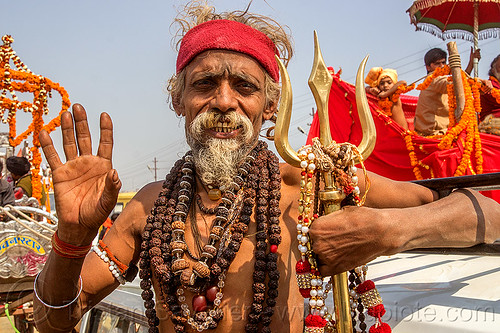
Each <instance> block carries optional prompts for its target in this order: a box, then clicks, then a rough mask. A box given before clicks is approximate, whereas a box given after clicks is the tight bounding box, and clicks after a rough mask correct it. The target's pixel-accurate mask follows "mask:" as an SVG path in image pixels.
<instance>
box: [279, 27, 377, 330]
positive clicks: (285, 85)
mask: <svg viewBox="0 0 500 333" xmlns="http://www.w3.org/2000/svg"><path fill="white" fill-rule="evenodd" d="M367 60H368V57H365V59H363V61H362V63H361V65H360V67H359V69H358V74H357V77H356V102H357V104H358V110H359V118H360V122H361V126H362V128H363V133H364V134H363V139H362V140H361V143H360V144H359V146H358V151H359V152H360V154H361V156H362V157H363V159H366V158H367V157H368V156H369V155H370V153H371V152H372V151H373V148H374V147H375V141H376V140H375V139H376V131H375V124H374V122H373V119H372V117H371V113H370V109H369V107H368V101H367V99H366V95H365V93H364V87H363V83H362V82H363V77H364V68H365V65H366V62H367ZM278 63H279V67H280V73H281V76H282V97H281V103H280V107H279V112H278V118H277V121H276V128H275V140H274V142H275V145H276V150H277V151H278V153H279V154H280V155H281V157H282V158H283V159H284V160H285V161H286V162H287V163H289V164H291V165H293V166H295V167H299V166H300V159H299V157H298V154H297V152H295V151H294V150H293V149H292V148H291V147H290V144H289V141H288V128H289V125H290V116H291V105H292V92H291V85H290V79H289V76H288V73H287V71H286V69H285V66H284V65H283V63H282V62H281V61H279V59H278ZM332 81H333V80H332V77H331V75H330V73H329V71H328V68H327V67H326V64H325V62H324V60H323V56H322V54H321V50H320V47H319V41H318V35H317V33H316V31H315V32H314V61H313V68H312V71H311V75H310V77H309V82H308V83H309V87H310V88H311V91H312V93H313V95H314V99H315V101H316V105H317V108H318V115H319V119H320V138H319V139H320V142H321V144H322V145H323V146H324V147H328V146H330V144H331V143H332V137H331V133H330V126H329V119H328V98H329V94H330V87H331V85H332ZM322 178H323V180H324V188H323V189H322V190H321V191H320V192H319V200H320V202H321V205H322V207H323V211H324V213H325V214H329V213H332V212H334V211H337V210H339V209H340V203H341V201H342V200H343V199H344V198H345V197H346V196H345V194H344V193H343V192H342V191H341V190H339V189H338V187H337V184H336V179H335V176H334V174H333V170H327V171H324V172H322ZM309 250H310V249H309ZM332 280H333V297H334V304H335V318H336V326H337V327H336V328H337V332H339V333H347V332H352V319H351V311H350V305H349V288H348V280H347V273H346V272H343V273H340V274H337V275H334V276H333V277H332Z"/></svg>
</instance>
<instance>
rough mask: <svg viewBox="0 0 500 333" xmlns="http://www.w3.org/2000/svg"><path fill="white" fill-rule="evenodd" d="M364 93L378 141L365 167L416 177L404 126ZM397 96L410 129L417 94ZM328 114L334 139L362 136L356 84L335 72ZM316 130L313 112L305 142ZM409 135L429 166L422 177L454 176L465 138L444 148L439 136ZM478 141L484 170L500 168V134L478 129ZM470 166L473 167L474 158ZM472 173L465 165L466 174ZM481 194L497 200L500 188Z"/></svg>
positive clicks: (356, 139) (392, 175)
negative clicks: (381, 109)
mask: <svg viewBox="0 0 500 333" xmlns="http://www.w3.org/2000/svg"><path fill="white" fill-rule="evenodd" d="M330 72H333V69H332V68H330ZM367 97H368V104H369V105H370V109H371V112H372V116H373V118H374V122H375V127H376V129H377V141H376V145H375V149H374V151H373V152H372V154H371V155H370V157H369V158H368V159H367V160H366V161H365V166H366V168H367V169H368V170H370V171H373V172H375V173H377V174H379V175H381V176H384V177H387V178H391V179H395V180H406V181H408V180H415V179H416V177H415V174H414V172H413V167H412V165H411V162H410V157H409V153H408V150H407V149H406V145H405V140H404V134H405V130H404V129H403V128H402V127H401V126H399V125H398V124H397V123H396V122H394V121H393V120H392V119H391V118H390V117H388V116H386V115H384V114H382V112H380V111H379V107H378V104H377V99H376V98H375V97H372V96H370V95H367ZM400 98H401V102H402V104H403V110H404V113H405V117H406V118H407V120H408V123H409V126H410V130H412V129H413V122H412V120H413V116H414V114H415V108H416V104H417V100H418V97H415V96H407V95H401V96H400ZM329 114H330V130H331V133H332V138H333V140H335V141H337V142H346V141H348V142H351V143H353V144H355V145H359V143H360V142H361V139H362V131H361V125H360V123H359V117H358V113H357V107H356V96H355V87H354V86H353V85H351V84H349V83H347V82H344V81H342V80H341V79H340V77H339V75H338V74H334V75H333V84H332V88H331V91H330V100H329ZM318 133H319V122H318V117H317V114H316V115H315V116H314V119H313V122H312V125H311V128H310V130H309V135H308V138H307V142H308V144H310V143H311V140H312V138H313V137H316V136H318V135H319V134H318ZM411 138H412V141H413V143H414V146H415V148H416V149H415V155H416V158H417V159H418V160H419V161H421V162H422V163H423V164H425V165H427V166H428V168H424V167H420V168H419V169H420V172H421V174H422V177H423V178H424V179H427V178H442V177H451V176H453V174H454V172H455V170H456V169H457V167H458V165H459V164H460V160H461V157H462V154H463V151H464V145H463V143H464V142H465V138H462V140H458V141H457V142H456V143H455V144H453V146H452V148H451V149H447V150H440V149H439V148H438V143H439V140H438V139H431V138H426V137H422V136H419V135H416V134H412V135H411ZM481 143H482V154H483V160H484V162H483V173H491V172H500V136H496V135H491V134H483V133H481ZM473 154H474V152H473ZM472 156H473V155H472ZM472 160H473V159H472ZM473 169H474V170H475V164H474V161H473ZM471 174H473V173H472V172H471V170H470V168H468V169H467V170H466V172H465V175H471ZM483 194H485V195H487V196H489V197H491V198H493V199H495V200H496V201H498V202H500V191H487V192H483Z"/></svg>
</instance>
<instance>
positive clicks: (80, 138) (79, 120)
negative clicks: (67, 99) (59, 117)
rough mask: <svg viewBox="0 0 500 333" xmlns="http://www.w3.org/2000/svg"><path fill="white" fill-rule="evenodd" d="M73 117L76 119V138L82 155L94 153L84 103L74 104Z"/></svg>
mask: <svg viewBox="0 0 500 333" xmlns="http://www.w3.org/2000/svg"><path fill="white" fill-rule="evenodd" d="M73 118H74V119H75V129H76V140H77V143H78V150H79V151H80V155H90V154H92V140H91V138H90V130H89V124H88V122H87V113H86V112H85V109H84V108H83V106H82V105H80V104H74V105H73Z"/></svg>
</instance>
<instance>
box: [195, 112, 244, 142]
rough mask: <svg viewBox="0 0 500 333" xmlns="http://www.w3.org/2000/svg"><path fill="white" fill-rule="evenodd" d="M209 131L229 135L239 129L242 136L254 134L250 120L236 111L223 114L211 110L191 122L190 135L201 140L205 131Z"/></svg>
mask: <svg viewBox="0 0 500 333" xmlns="http://www.w3.org/2000/svg"><path fill="white" fill-rule="evenodd" d="M207 129H209V130H213V131H215V132H220V133H229V132H232V131H234V130H237V129H239V130H240V132H241V135H242V136H246V135H247V134H249V133H252V134H253V125H252V122H251V121H250V119H248V117H246V116H244V115H242V114H239V113H237V112H236V111H230V112H224V113H222V112H219V111H213V110H210V111H207V112H203V113H201V114H199V115H198V116H196V118H194V119H193V121H192V122H191V124H190V126H189V134H191V135H192V136H194V137H195V138H197V139H200V138H201V137H200V136H201V135H202V133H203V132H204V130H207ZM252 134H250V135H252Z"/></svg>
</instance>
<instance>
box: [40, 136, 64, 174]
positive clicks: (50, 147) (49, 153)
mask: <svg viewBox="0 0 500 333" xmlns="http://www.w3.org/2000/svg"><path fill="white" fill-rule="evenodd" d="M38 138H39V139H40V145H41V146H42V150H43V154H44V155H45V159H46V160H47V163H49V165H50V168H51V169H52V170H55V169H57V168H58V167H60V166H61V165H62V163H61V160H60V159H59V155H57V152H56V149H55V148H54V144H53V143H52V139H51V138H50V136H49V133H47V131H46V130H42V131H40V134H39V136H38Z"/></svg>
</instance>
